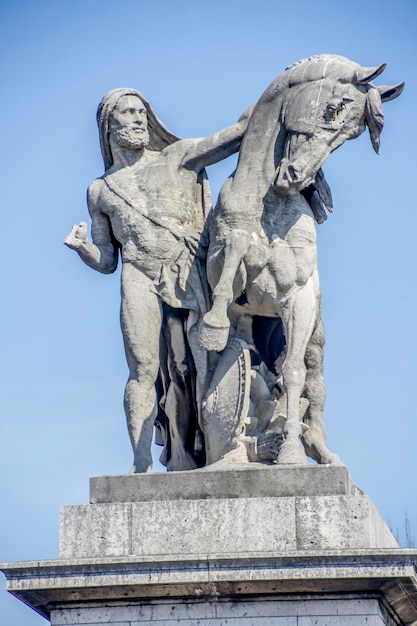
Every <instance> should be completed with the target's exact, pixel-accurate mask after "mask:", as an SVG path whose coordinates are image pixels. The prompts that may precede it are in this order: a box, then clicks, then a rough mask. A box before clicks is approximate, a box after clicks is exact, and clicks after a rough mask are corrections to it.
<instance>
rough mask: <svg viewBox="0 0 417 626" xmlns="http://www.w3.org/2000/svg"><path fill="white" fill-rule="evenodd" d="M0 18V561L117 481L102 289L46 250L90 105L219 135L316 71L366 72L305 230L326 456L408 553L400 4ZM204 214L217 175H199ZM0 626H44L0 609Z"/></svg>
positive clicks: (237, 6) (77, 180)
mask: <svg viewBox="0 0 417 626" xmlns="http://www.w3.org/2000/svg"><path fill="white" fill-rule="evenodd" d="M291 4H292V3H289V2H281V1H280V0H270V1H268V0H257V2H256V3H255V2H253V1H252V0H250V1H248V0H221V1H220V0H219V1H217V0H211V1H210V2H196V1H195V0H119V2H118V3H113V2H112V3H110V2H109V1H108V0H100V1H98V0H88V1H87V2H85V1H84V0H72V1H71V2H70V1H66V2H65V1H60V0H51V1H47V0H36V2H33V1H27V0H20V1H19V0H17V1H16V0H13V1H12V0H3V1H2V2H1V5H0V59H1V61H0V63H1V66H0V71H1V74H0V79H1V82H0V84H1V88H2V94H3V95H2V97H1V99H0V124H1V137H2V141H1V146H2V149H1V157H0V158H1V168H0V173H1V177H2V183H1V204H2V207H3V216H2V272H1V276H2V278H1V284H2V292H3V305H2V307H1V309H0V317H1V321H0V333H1V342H0V345H1V356H0V359H1V360H0V368H1V378H0V385H1V393H0V403H1V436H0V484H1V486H0V489H1V502H2V512H1V515H0V561H3V562H4V561H19V560H30V559H45V558H47V559H48V558H56V557H57V555H58V513H59V506H60V505H61V504H83V503H87V502H88V478H89V477H90V476H98V475H103V474H120V473H125V472H126V471H127V470H128V469H129V468H130V465H131V452H130V446H129V441H128V436H127V431H126V427H125V418H124V413H123V407H122V394H123V387H124V383H125V379H126V375H127V368H126V365H125V361H124V354H123V350H122V341H121V336H120V331H119V325H118V309H119V275H118V274H116V275H112V276H102V275H100V274H98V273H96V272H93V271H92V270H90V269H89V268H87V267H86V266H84V265H83V264H82V263H81V261H80V260H79V259H78V257H77V256H76V255H75V254H74V253H72V252H71V251H70V250H68V249H67V248H65V247H64V246H63V244H62V241H63V239H64V237H65V236H66V234H67V232H68V231H69V229H70V227H71V226H72V224H73V223H74V222H78V221H81V220H83V219H87V209H86V204H85V190H86V188H87V186H88V184H89V183H90V182H91V181H92V180H93V179H94V178H96V177H97V176H100V175H101V174H102V172H103V166H102V161H101V156H100V152H99V146H98V136H97V130H96V126H95V111H96V107H97V104H98V102H99V100H100V98H101V97H102V96H103V95H104V94H105V93H106V92H107V91H108V90H110V89H113V88H115V87H125V86H126V87H134V88H137V89H139V90H140V91H142V92H143V93H144V94H145V95H146V96H147V98H148V99H149V100H150V102H151V103H152V104H153V106H154V108H155V110H156V112H157V114H158V115H159V116H160V117H161V119H162V120H164V122H165V123H166V124H167V126H168V127H169V128H170V129H171V130H172V131H173V132H175V133H177V134H179V135H182V136H184V137H193V136H201V135H206V134H209V133H211V132H214V131H215V130H218V129H219V128H222V127H224V126H227V125H229V124H231V123H233V122H234V121H235V120H236V119H237V117H238V116H239V115H240V113H241V112H242V111H243V110H244V109H245V108H246V107H247V106H248V105H249V104H250V103H251V102H253V101H255V100H256V99H257V98H258V97H259V96H260V95H261V93H262V91H263V90H264V89H265V88H266V86H267V85H268V84H269V83H270V82H271V80H272V79H273V78H274V77H275V76H277V75H278V74H279V73H281V72H282V71H283V70H284V68H285V67H286V66H287V65H288V64H290V63H293V62H295V61H297V60H299V59H301V58H303V57H306V56H310V55H312V54H318V53H323V52H331V53H335V54H340V55H343V56H347V57H348V58H351V59H352V60H354V61H357V62H359V63H362V64H363V65H375V64H379V63H381V62H383V61H386V62H388V67H387V69H386V71H385V73H384V74H383V76H382V77H381V78H380V79H378V82H379V83H380V84H389V83H397V82H400V81H402V80H405V81H406V83H407V84H406V89H405V91H404V94H403V95H402V96H401V98H399V99H398V100H395V101H394V102H390V103H387V104H386V105H385V117H386V125H385V129H384V131H383V134H382V141H381V155H380V156H379V157H377V156H376V155H375V154H374V153H373V150H372V148H371V144H370V141H369V138H368V136H367V135H365V134H364V135H363V136H362V137H361V138H360V139H358V140H356V141H354V142H351V143H350V144H348V145H345V146H343V147H342V148H341V149H340V150H339V151H338V152H337V153H335V154H334V155H332V156H331V157H330V158H329V160H328V162H327V164H326V166H325V168H324V169H325V172H326V176H327V179H328V180H329V182H330V184H331V187H332V190H333V197H334V202H335V213H334V215H332V216H330V218H329V220H328V221H327V222H326V223H325V224H324V225H322V226H320V227H319V228H318V230H319V263H320V273H321V281H322V286H323V292H324V319H325V324H326V331H327V348H326V357H325V377H326V382H327V391H328V400H327V405H326V412H325V419H326V425H327V430H328V434H329V444H330V447H331V448H332V449H333V450H334V451H335V452H337V453H338V454H339V455H340V456H341V458H342V459H343V460H344V462H345V463H346V464H347V465H348V467H349V468H350V470H351V474H352V477H353V479H354V481H355V482H356V484H357V485H358V486H359V487H361V488H362V489H363V490H364V491H365V492H366V493H367V494H368V495H369V496H370V497H371V498H372V500H373V501H374V503H375V504H376V506H377V507H378V509H379V510H380V512H381V514H382V515H383V517H384V518H385V520H386V521H387V522H390V523H391V525H392V527H393V528H394V530H395V529H396V528H398V529H399V531H400V539H401V540H402V541H404V532H403V527H404V512H405V511H407V514H408V517H409V519H410V522H411V525H412V529H413V533H414V536H415V537H416V539H417V499H416V491H417V490H416V452H415V448H416V440H417V419H416V413H417V411H416V379H417V323H416V322H417V297H416V287H415V285H416V278H415V274H416V270H417V263H416V261H417V258H416V257H417V254H416V249H417V245H416V231H417V207H416V199H415V193H414V182H415V180H416V166H415V164H416V158H415V149H416V138H417V131H416V124H415V116H416V110H417V109H416V100H417V82H416V76H417V72H416V59H417V39H416V32H417V4H415V3H413V2H410V1H409V0H397V1H396V2H395V3H393V2H387V1H381V0H378V1H377V0H368V2H364V1H363V0H360V1H359V0H350V2H348V3H337V2H336V3H335V2H334V1H330V0H316V2H311V0H299V1H298V2H297V3H295V4H293V6H295V7H296V8H295V9H292V8H291ZM210 169H211V171H210V172H209V174H210V177H211V181H212V190H213V196H215V195H216V192H217V191H218V189H219V186H220V185H221V182H222V181H223V180H224V179H225V178H226V176H227V175H228V174H229V173H230V172H231V170H232V169H233V161H231V162H226V163H225V164H222V165H221V166H216V167H214V168H210ZM0 622H1V623H2V624H5V626H23V625H24V626H37V625H40V624H42V623H45V622H44V620H42V618H40V617H39V616H37V615H36V614H34V613H32V612H31V611H30V610H29V609H27V608H26V607H25V606H24V605H22V604H21V603H19V602H18V601H17V600H15V599H14V598H12V597H10V596H8V594H6V593H5V592H4V591H0Z"/></svg>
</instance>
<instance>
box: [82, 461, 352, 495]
mask: <svg viewBox="0 0 417 626" xmlns="http://www.w3.org/2000/svg"><path fill="white" fill-rule="evenodd" d="M355 493H361V492H360V490H358V488H357V487H355V485H354V484H353V483H352V480H351V478H350V475H349V470H348V468H347V467H345V466H342V465H340V466H332V467H329V466H326V465H302V466H297V465H293V466H281V465H273V466H266V465H262V464H261V463H251V464H248V465H232V466H231V467H224V466H222V468H221V471H219V469H218V468H217V469H216V468H215V467H213V466H207V467H206V468H204V469H201V470H198V471H192V472H170V473H169V474H164V473H153V474H139V475H137V474H124V475H121V476H98V477H96V478H90V502H91V503H92V504H99V503H105V502H113V503H114V502H146V501H151V500H177V499H180V500H183V499H185V500H193V499H200V500H201V499H203V500H205V499H211V498H215V499H216V498H240V497H245V498H254V497H258V498H260V497H262V496H268V497H282V496H294V495H297V496H328V495H350V494H355Z"/></svg>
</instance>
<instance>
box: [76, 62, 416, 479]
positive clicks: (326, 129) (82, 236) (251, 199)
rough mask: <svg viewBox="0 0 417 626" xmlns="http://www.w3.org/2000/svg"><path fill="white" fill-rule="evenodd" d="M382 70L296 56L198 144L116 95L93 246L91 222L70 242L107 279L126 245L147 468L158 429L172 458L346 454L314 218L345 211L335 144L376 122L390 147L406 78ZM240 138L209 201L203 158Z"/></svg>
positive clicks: (132, 363) (129, 400) (93, 204)
mask: <svg viewBox="0 0 417 626" xmlns="http://www.w3.org/2000/svg"><path fill="white" fill-rule="evenodd" d="M384 68H385V64H383V65H380V66H377V67H374V68H365V67H361V66H360V65H358V64H356V63H353V62H352V61H349V60H348V59H345V58H343V57H339V56H335V55H320V56H316V57H311V58H310V59H306V60H303V61H300V62H299V63H296V64H295V65H292V66H290V67H289V68H287V70H286V71H285V72H284V73H283V74H282V75H281V76H279V77H278V78H277V79H276V80H274V81H273V82H272V83H271V85H270V86H269V87H268V89H267V90H266V91H265V93H264V94H263V95H262V96H261V98H260V100H259V101H258V102H257V104H256V105H255V107H251V108H250V109H248V110H247V111H246V112H245V114H244V115H243V116H242V117H241V118H240V119H239V121H238V122H237V123H236V124H235V125H234V126H231V127H229V128H226V129H225V130H222V131H220V132H218V133H216V134H214V135H212V136H210V137H206V138H201V139H189V140H182V139H179V138H178V137H176V136H175V135H173V134H172V133H170V132H169V131H168V130H167V129H166V128H165V126H164V125H163V124H162V123H161V122H160V121H159V120H158V118H157V117H156V116H155V114H154V112H153V110H152V108H151V107H150V105H149V103H148V102H147V100H146V99H145V98H144V97H143V96H142V95H141V94H140V93H139V92H137V91H135V90H131V89H116V90H114V91H111V92H110V93H109V94H107V95H106V96H105V97H104V98H103V100H102V102H101V104H100V106H99V108H98V113H97V116H98V117H97V119H98V125H99V132H100V144H101V150H102V154H103V159H104V164H105V174H104V175H103V176H102V177H101V178H98V179H97V180H95V181H94V182H93V183H92V185H91V186H90V187H89V190H88V206H89V211H90V215H91V219H92V226H91V231H92V239H93V242H90V241H89V240H88V239H87V226H86V224H85V223H81V224H79V225H78V226H74V227H73V229H72V231H71V233H70V234H69V236H68V237H67V239H66V240H65V243H66V244H67V245H68V246H69V247H70V248H73V249H74V250H76V251H77V252H78V254H79V255H80V257H81V259H82V260H83V261H84V262H85V263H87V264H88V265H89V266H90V267H92V268H94V269H96V270H98V271H100V272H104V273H109V272H113V271H114V270H115V269H116V266H117V261H118V254H119V249H120V251H121V257H122V261H123V268H122V305H121V324H122V332H123V337H124V344H125V350H126V357H127V361H128V365H129V370H130V374H129V380H128V383H127V386H126V392H125V410H126V416H127V422H128V429H129V434H130V438H131V442H132V447H133V451H134V465H133V470H132V471H135V472H146V471H149V470H150V468H151V466H152V460H151V454H150V448H151V439H152V432H153V427H154V424H156V426H157V428H158V430H157V432H159V433H160V440H161V441H160V443H162V444H164V451H163V455H162V457H163V461H164V462H165V463H166V465H167V468H168V469H169V470H184V469H192V468H197V467H202V466H203V465H205V464H213V463H214V464H216V463H217V464H227V463H247V462H261V463H283V464H300V463H306V454H307V455H308V456H310V457H311V458H312V459H314V460H315V461H316V462H317V463H324V464H328V463H329V464H340V463H341V461H340V459H339V457H338V456H337V455H336V454H334V453H332V452H330V451H329V449H328V448H327V445H326V432H325V429H324V424H323V409H324V401H325V386H324V381H323V351H324V328H323V322H322V318H321V289H320V282H319V276H318V270H317V253H316V252H317V251H316V231H315V222H317V223H322V222H323V221H324V220H325V219H327V214H326V208H327V209H328V210H329V211H332V197H331V192H330V188H329V186H328V184H327V181H326V179H325V177H324V174H323V171H322V169H321V167H322V166H323V164H324V162H325V160H326V159H327V157H328V156H329V155H330V153H331V152H332V151H333V150H335V149H336V148H338V147H339V146H341V145H342V144H343V143H344V142H345V141H346V140H348V139H354V138H356V137H358V136H359V135H360V134H361V133H362V132H363V131H364V130H365V127H366V126H367V127H368V128H369V131H370V136H371V141H372V145H373V147H374V149H375V151H376V152H378V150H379V137H380V133H381V130H382V127H383V122H384V117H383V112H382V103H383V102H386V101H388V100H392V99H394V98H396V97H397V96H398V95H400V93H401V92H402V89H403V86H404V85H403V84H400V85H395V86H389V87H386V86H385V87H376V86H374V85H373V83H372V81H373V80H374V79H375V78H377V77H378V76H379V75H380V74H381V73H382V72H383V70H384ZM242 137H243V139H242ZM239 147H240V152H239V161H238V165H237V168H236V171H235V172H234V173H233V174H232V175H231V176H230V177H229V178H228V179H227V181H226V182H225V183H224V185H223V187H222V190H221V192H220V195H219V199H218V202H217V205H216V208H215V210H214V211H213V212H210V208H211V201H210V194H209V187H208V181H207V177H206V174H205V170H204V168H205V166H207V165H210V164H212V163H215V162H217V161H219V160H221V159H223V158H225V157H226V156H228V155H230V154H232V153H233V152H236V151H237V150H238V149H239ZM301 444H302V445H301Z"/></svg>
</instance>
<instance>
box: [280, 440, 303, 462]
mask: <svg viewBox="0 0 417 626" xmlns="http://www.w3.org/2000/svg"><path fill="white" fill-rule="evenodd" d="M306 463H307V457H306V455H305V452H304V450H303V448H302V447H301V446H300V445H299V443H298V442H292V441H288V440H287V441H284V443H283V444H282V445H281V448H280V451H279V453H278V464H279V465H305V464H306Z"/></svg>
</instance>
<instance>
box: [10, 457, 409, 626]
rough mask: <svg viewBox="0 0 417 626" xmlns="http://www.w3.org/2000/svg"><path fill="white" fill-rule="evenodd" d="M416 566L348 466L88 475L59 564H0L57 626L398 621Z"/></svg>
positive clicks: (69, 514)
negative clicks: (87, 496)
mask: <svg viewBox="0 0 417 626" xmlns="http://www.w3.org/2000/svg"><path fill="white" fill-rule="evenodd" d="M416 562H417V551H413V550H404V549H400V548H399V547H398V545H397V543H396V541H395V539H394V537H393V536H392V535H391V533H390V531H389V530H388V528H387V527H386V525H385V524H384V522H383V520H382V519H381V517H380V516H379V514H378V512H377V511H376V510H375V508H374V506H373V505H372V502H371V501H370V500H369V498H368V497H367V496H365V495H364V494H363V493H362V492H361V491H360V490H359V489H357V488H356V487H355V486H354V485H353V484H352V482H351V480H350V478H349V474H348V471H347V469H346V468H344V467H327V466H299V467H298V466H289V467H282V466H281V467H280V466H276V467H265V466H258V465H255V464H252V465H246V466H244V467H239V468H237V469H236V468H231V469H222V470H220V469H219V470H213V469H210V468H207V469H204V470H197V471H190V472H178V473H172V474H147V475H132V476H107V477H100V478H93V479H91V504H90V505H84V506H68V507H63V509H62V513H61V538H60V558H59V560H57V561H41V562H27V563H16V564H8V565H4V566H3V571H4V572H5V573H6V576H7V578H8V583H7V584H8V589H9V591H11V593H13V594H15V595H16V596H17V597H19V598H20V599H21V600H23V601H24V602H26V603H27V604H29V605H30V606H31V607H32V608H34V609H35V610H37V611H38V612H39V613H41V614H42V615H44V616H45V617H47V618H49V619H50V620H51V623H52V625H53V626H64V625H65V626H84V625H85V626H87V625H89V626H97V625H98V624H100V625H104V624H105V625H108V626H110V625H111V626H139V624H141V625H142V626H143V625H145V626H148V625H149V626H150V625H151V624H152V625H155V624H158V625H161V626H162V624H163V625H164V626H166V625H168V626H174V624H176V625H177V626H181V625H194V624H199V625H200V626H201V625H203V624H204V625H206V626H212V625H213V626H215V625H216V626H220V625H222V626H226V624H227V626H235V624H236V625H237V624H239V625H240V624H243V625H247V626H252V625H253V626H264V625H265V626H266V625H268V626H269V625H276V626H310V625H313V624H315V625H317V626H357V625H358V626H359V625H362V624H367V625H368V626H377V625H378V626H382V625H383V624H386V625H389V626H394V624H397V625H398V624H412V623H413V622H414V621H415V620H417V578H416V570H415V565H416Z"/></svg>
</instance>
